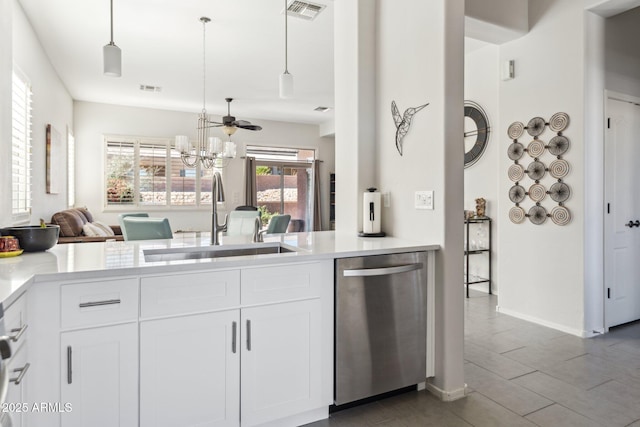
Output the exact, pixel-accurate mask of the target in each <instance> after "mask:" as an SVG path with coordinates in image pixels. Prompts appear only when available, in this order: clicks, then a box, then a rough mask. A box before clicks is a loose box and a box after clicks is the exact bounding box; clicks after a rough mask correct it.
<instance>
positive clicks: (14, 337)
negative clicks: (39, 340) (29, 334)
mask: <svg viewBox="0 0 640 427" xmlns="http://www.w3.org/2000/svg"><path fill="white" fill-rule="evenodd" d="M28 327H29V325H28V324H26V323H25V324H24V325H22V327H21V328H15V329H12V330H11V332H17V333H16V334H15V335H11V336H10V337H9V338H11V341H13V342H17V341H18V340H19V339H20V337H21V336H22V334H24V331H26V330H27V328H28Z"/></svg>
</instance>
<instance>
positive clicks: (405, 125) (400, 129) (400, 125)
mask: <svg viewBox="0 0 640 427" xmlns="http://www.w3.org/2000/svg"><path fill="white" fill-rule="evenodd" d="M427 105H429V103H428V102H427V103H426V104H424V105H421V106H419V107H413V108H407V109H406V110H404V114H403V115H402V116H401V115H400V111H398V106H397V105H396V102H395V101H391V114H392V115H393V121H394V122H395V123H396V148H397V149H398V153H400V155H401V156H402V139H403V138H404V137H405V135H406V134H407V132H409V127H410V126H411V119H413V116H414V115H415V114H416V113H417V112H418V111H420V110H422V109H423V108H424V107H426V106H427Z"/></svg>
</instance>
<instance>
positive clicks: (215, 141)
mask: <svg viewBox="0 0 640 427" xmlns="http://www.w3.org/2000/svg"><path fill="white" fill-rule="evenodd" d="M210 21H211V19H209V18H207V17H206V16H203V17H202V18H200V22H202V112H201V113H200V114H199V115H198V127H197V129H198V139H197V140H196V142H195V143H191V141H189V137H188V136H186V135H177V136H176V141H175V150H176V151H178V152H179V153H180V158H181V159H182V163H184V164H185V166H188V167H195V166H196V165H197V164H198V163H200V165H201V166H202V167H203V168H205V169H211V168H213V167H214V166H215V167H223V166H224V163H223V162H221V161H219V160H222V159H233V158H235V157H236V144H235V143H233V142H232V141H231V140H228V141H224V142H223V141H222V139H220V138H218V137H217V136H209V128H210V127H211V120H210V119H209V116H208V115H207V109H206V75H207V74H206V69H207V68H206V66H207V62H206V49H205V42H206V25H207V23H208V22H210ZM225 133H226V132H225ZM228 135H229V136H230V134H228Z"/></svg>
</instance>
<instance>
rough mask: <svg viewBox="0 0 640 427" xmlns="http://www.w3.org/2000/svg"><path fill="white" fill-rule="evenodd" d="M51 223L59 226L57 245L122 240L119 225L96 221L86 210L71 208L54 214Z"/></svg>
mask: <svg viewBox="0 0 640 427" xmlns="http://www.w3.org/2000/svg"><path fill="white" fill-rule="evenodd" d="M51 223H52V224H56V225H59V226H60V237H59V238H58V243H82V242H105V241H107V240H124V237H123V236H122V230H121V229H120V226H119V225H106V224H104V223H102V222H100V221H96V220H95V219H94V217H93V215H92V214H91V212H89V210H88V209H87V208H72V209H65V210H63V211H60V212H56V213H55V214H53V216H52V217H51Z"/></svg>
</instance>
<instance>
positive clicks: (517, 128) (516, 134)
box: [507, 122, 524, 139]
mask: <svg viewBox="0 0 640 427" xmlns="http://www.w3.org/2000/svg"><path fill="white" fill-rule="evenodd" d="M523 133H524V124H522V122H513V123H511V124H510V125H509V129H507V135H509V138H511V139H518V138H520V137H521V136H522V134H523Z"/></svg>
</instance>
